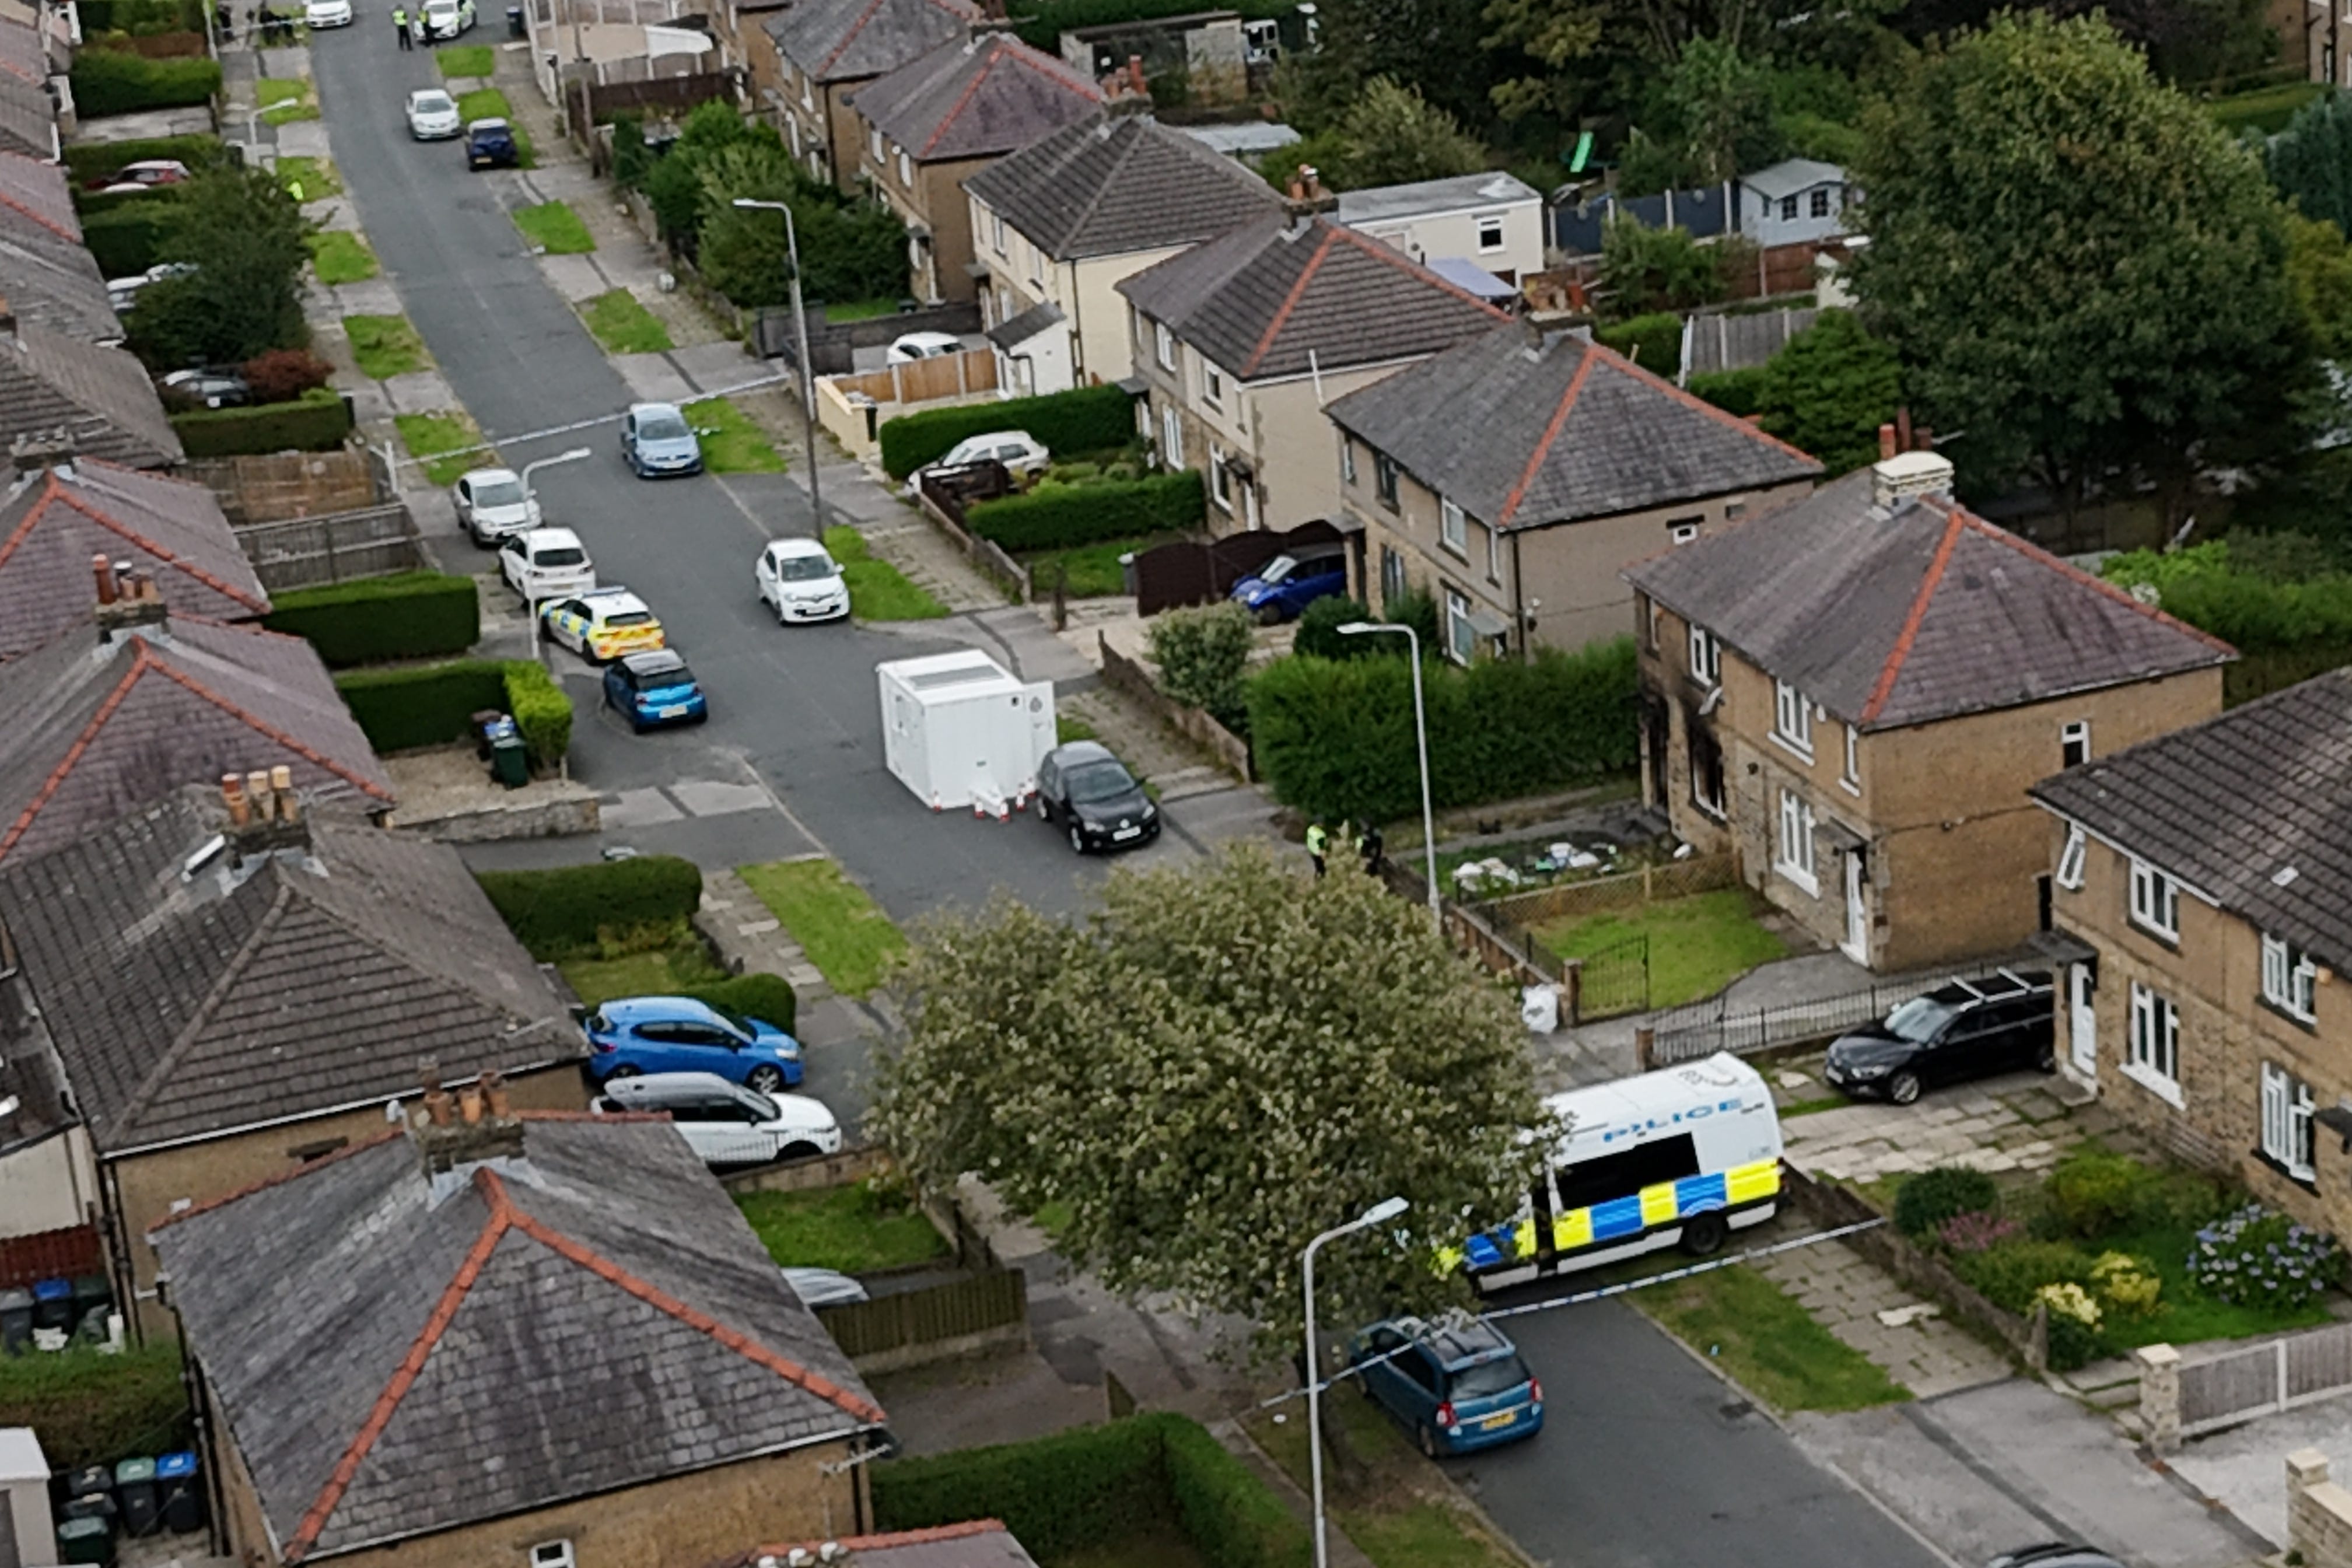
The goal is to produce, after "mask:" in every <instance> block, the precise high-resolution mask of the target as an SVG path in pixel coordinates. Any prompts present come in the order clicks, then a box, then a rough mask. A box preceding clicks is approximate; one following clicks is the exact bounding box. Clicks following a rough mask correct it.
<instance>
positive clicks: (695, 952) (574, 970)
mask: <svg viewBox="0 0 2352 1568" xmlns="http://www.w3.org/2000/svg"><path fill="white" fill-rule="evenodd" d="M556 968H558V969H560V970H562V972H563V978H564V979H565V980H566V981H567V982H569V983H570V984H571V986H572V990H573V991H575V992H577V993H578V994H579V996H580V1000H581V1001H582V1002H583V1004H585V1005H588V1006H591V1007H593V1006H595V1005H598V1004H599V1003H604V1002H609V1001H611V1000H612V999H613V998H614V997H615V996H667V995H670V994H674V993H676V992H677V991H680V990H683V989H684V988H686V987H687V986H689V985H708V984H711V983H712V982H714V981H719V980H724V979H726V978H727V972H726V971H725V970H723V969H721V968H719V966H718V965H717V964H716V963H712V962H711V961H710V954H709V952H707V951H706V950H705V949H704V948H703V946H702V945H701V943H699V942H680V943H679V944H678V945H677V946H676V947H665V948H656V949H655V950H654V951H653V952H630V953H624V954H622V955H621V956H620V957H618V958H571V959H565V960H562V962H560V963H557V964H556Z"/></svg>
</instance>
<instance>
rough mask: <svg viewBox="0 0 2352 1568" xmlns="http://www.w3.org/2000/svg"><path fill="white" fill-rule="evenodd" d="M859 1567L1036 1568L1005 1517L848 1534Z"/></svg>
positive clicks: (788, 1545)
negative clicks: (868, 1533) (1010, 1529)
mask: <svg viewBox="0 0 2352 1568" xmlns="http://www.w3.org/2000/svg"><path fill="white" fill-rule="evenodd" d="M823 1544H824V1542H817V1541H799V1542H779V1543H777V1544H775V1545H772V1546H755V1547H753V1548H752V1549H751V1551H749V1552H741V1553H739V1554H738V1555H736V1556H733V1557H728V1558H723V1559H721V1560H720V1561H719V1562H717V1563H711V1564H710V1568H758V1563H760V1560H761V1558H765V1557H772V1558H774V1559H775V1560H776V1561H777V1562H779V1563H782V1562H785V1561H787V1560H789V1559H790V1557H791V1555H792V1553H793V1550H794V1548H796V1547H797V1548H799V1549H800V1550H803V1551H806V1552H814V1551H816V1550H817V1548H818V1547H820V1546H822V1545H823ZM836 1544H837V1545H840V1546H842V1547H845V1548H846V1549H847V1551H848V1552H849V1560H850V1561H851V1562H852V1563H856V1565H857V1568H1035V1565H1036V1559H1034V1558H1033V1557H1031V1556H1030V1555H1029V1553H1028V1552H1024V1551H1023V1550H1022V1548H1021V1542H1018V1541H1016V1540H1014V1539H1013V1532H1012V1531H1009V1530H1007V1529H1005V1528H1004V1523H1003V1521H1002V1520H994V1519H973V1520H966V1521H964V1522H962V1523H961V1524H941V1525H935V1526H933V1527H932V1528H931V1529H929V1530H894V1531H888V1532H887V1533H885V1534H881V1535H852V1536H845V1537H844V1538H842V1539H841V1540H840V1541H839V1542H836Z"/></svg>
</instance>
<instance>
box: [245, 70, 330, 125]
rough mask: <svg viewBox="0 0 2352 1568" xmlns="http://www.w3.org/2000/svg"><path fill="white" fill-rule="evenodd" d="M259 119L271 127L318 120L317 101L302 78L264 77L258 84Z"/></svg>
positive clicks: (308, 82) (308, 84) (307, 81)
mask: <svg viewBox="0 0 2352 1568" xmlns="http://www.w3.org/2000/svg"><path fill="white" fill-rule="evenodd" d="M260 91H261V118H262V119H264V120H266V121H268V122H269V123H270V124H272V125H283V124H285V123H287V122H288V121H293V120H316V119H318V118H319V100H318V99H317V98H316V97H314V96H312V94H311V91H310V81H309V80H308V79H306V78H303V77H299V76H298V77H264V78H262V79H261V82H260Z"/></svg>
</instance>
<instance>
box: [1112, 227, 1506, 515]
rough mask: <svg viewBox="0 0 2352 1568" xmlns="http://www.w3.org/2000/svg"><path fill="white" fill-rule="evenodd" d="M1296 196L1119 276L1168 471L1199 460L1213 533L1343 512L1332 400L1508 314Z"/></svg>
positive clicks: (1145, 410)
mask: <svg viewBox="0 0 2352 1568" xmlns="http://www.w3.org/2000/svg"><path fill="white" fill-rule="evenodd" d="M1289 205H1290V209H1291V210H1289V211H1286V212H1277V213H1274V214H1270V215H1268V216H1265V217H1261V218H1257V219H1255V220H1253V221H1251V222H1249V223H1247V224H1244V226H1241V227H1240V228H1237V229H1235V230H1234V231H1233V232H1232V233H1230V234H1226V235H1223V236H1222V237H1218V238H1216V239H1213V240H1211V241H1209V242H1208V243H1207V244H1205V245H1197V246H1194V247H1192V249H1190V250H1187V251H1185V252H1183V253H1182V254H1181V255H1179V256H1176V257H1174V258H1171V259H1169V260H1167V261H1163V262H1161V263H1160V264H1159V265H1158V266H1156V267H1152V268H1147V269H1145V270H1144V271H1141V272H1139V273H1137V274H1135V275H1134V276H1133V277H1131V278H1129V279H1125V280H1124V281H1122V282H1121V283H1120V284H1119V285H1118V291H1119V292H1120V293H1121V294H1122V295H1124V296H1126V298H1127V301H1128V304H1129V307H1130V310H1129V335H1130V344H1131V347H1130V353H1132V354H1133V356H1134V362H1135V365H1136V369H1137V371H1138V373H1139V376H1140V379H1141V380H1142V382H1143V384H1144V388H1145V390H1146V392H1147V393H1148V395H1149V398H1148V403H1147V404H1146V405H1144V406H1143V407H1142V408H1140V409H1139V417H1140V418H1143V419H1145V420H1146V421H1148V423H1147V426H1146V434H1147V435H1148V436H1149V437H1150V439H1151V440H1152V442H1153V443H1154V446H1155V449H1156V453H1157V457H1158V459H1159V462H1160V466H1161V467H1162V468H1193V469H1197V470H1199V472H1200V473H1201V475H1202V480H1203V483H1204V485H1205V488H1206V489H1207V491H1208V498H1209V507H1208V513H1209V528H1210V530H1211V531H1213V532H1215V533H1221V534H1223V533H1232V532H1235V531H1239V530H1242V529H1250V528H1275V529H1289V528H1296V527H1297V526H1298V525H1299V524H1300V523H1303V522H1308V521H1328V520H1330V519H1333V518H1336V517H1338V516H1339V511H1340V502H1339V497H1340V486H1339V465H1338V464H1337V462H1335V461H1334V455H1333V450H1332V447H1333V437H1332V432H1331V426H1330V422H1329V421H1328V420H1327V419H1326V418H1325V417H1324V416H1323V410H1324V408H1325V406H1326V405H1328V404H1329V403H1330V402H1332V401H1333V400H1334V399H1337V398H1340V397H1344V396H1346V395H1348V394H1349V393H1351V392H1354V391H1356V390H1357V389H1358V388H1360V387H1365V386H1370V385H1371V384H1373V383H1375V382H1377V381H1380V380H1381V379H1383V378H1384V377H1387V376H1391V375H1393V374H1396V373H1397V372H1399V371H1401V370H1402V369H1404V368H1405V367H1406V366H1407V365H1410V364H1413V363H1418V362H1419V361H1421V360H1424V359H1426V358H1428V357H1429V356H1430V355H1431V354H1433V353H1443V352H1444V350H1446V349H1449V348H1452V347H1453V346H1454V344H1456V343H1458V342H1463V341H1464V340H1465V339H1467V338H1473V337H1477V336H1481V335H1483V334H1484V333H1486V332H1487V331H1491V330H1492V329H1493V328H1494V326H1495V325H1496V323H1497V322H1499V321H1505V320H1507V318H1506V317H1505V316H1504V314H1503V313H1502V312H1501V311H1500V310H1496V309H1495V308H1494V307H1493V306H1492V305H1489V304H1486V302H1485V301H1483V300H1478V299H1476V298H1475V297H1474V296H1473V295H1471V294H1469V293H1466V292H1465V291H1464V290H1463V289H1460V288H1459V287H1457V286H1456V285H1454V284H1452V283H1449V282H1447V281H1445V279H1442V278H1440V277H1438V276H1437V275H1436V274H1434V273H1433V272H1431V271H1430V270H1429V269H1428V268H1423V267H1420V266H1417V265H1415V264H1414V263H1413V262H1412V261H1411V260H1409V259H1407V258H1405V257H1404V256H1402V254H1400V253H1399V252H1397V251H1396V250H1394V249H1392V248H1391V247H1389V246H1386V245H1383V244H1382V243H1381V242H1380V241H1379V240H1376V239H1371V238H1369V237H1366V236H1364V235H1362V234H1360V233H1358V232H1357V231H1356V230H1354V229H1351V228H1347V227H1343V226H1340V225H1339V224H1335V223H1332V222H1330V221H1328V219H1326V218H1324V217H1321V216H1316V210H1315V209H1316V208H1317V206H1318V205H1323V206H1328V198H1316V197H1308V198H1306V199H1303V200H1297V201H1294V202H1292V203H1291V204H1289Z"/></svg>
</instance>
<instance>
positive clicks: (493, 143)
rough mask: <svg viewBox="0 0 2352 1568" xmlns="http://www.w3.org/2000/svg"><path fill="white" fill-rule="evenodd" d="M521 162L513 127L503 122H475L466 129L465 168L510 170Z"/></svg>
mask: <svg viewBox="0 0 2352 1568" xmlns="http://www.w3.org/2000/svg"><path fill="white" fill-rule="evenodd" d="M521 162H522V150H521V149H520V147H518V146H516V145H515V137H514V127H512V126H511V125H509V124H508V123H507V122H506V121H503V120H477V121H474V122H473V123H472V124H471V125H468V126H467V127H466V167H467V168H468V169H511V168H514V167H516V166H517V165H518V164H520V163H521Z"/></svg>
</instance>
